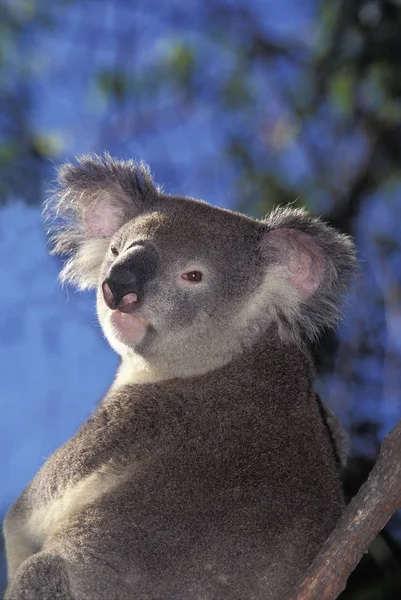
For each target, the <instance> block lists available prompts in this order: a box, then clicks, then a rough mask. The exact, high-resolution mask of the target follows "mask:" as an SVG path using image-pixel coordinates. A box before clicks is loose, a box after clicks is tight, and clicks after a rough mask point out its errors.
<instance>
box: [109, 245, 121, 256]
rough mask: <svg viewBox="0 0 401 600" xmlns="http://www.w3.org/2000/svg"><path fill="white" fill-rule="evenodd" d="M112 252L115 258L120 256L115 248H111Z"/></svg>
mask: <svg viewBox="0 0 401 600" xmlns="http://www.w3.org/2000/svg"><path fill="white" fill-rule="evenodd" d="M110 252H111V253H112V254H114V256H118V255H119V252H118V250H117V248H116V247H115V246H110Z"/></svg>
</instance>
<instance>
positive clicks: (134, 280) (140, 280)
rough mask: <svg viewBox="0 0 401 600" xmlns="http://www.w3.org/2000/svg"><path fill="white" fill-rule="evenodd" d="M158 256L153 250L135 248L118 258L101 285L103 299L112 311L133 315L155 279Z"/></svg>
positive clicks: (148, 247) (146, 247) (139, 246)
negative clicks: (147, 286) (147, 285)
mask: <svg viewBox="0 0 401 600" xmlns="http://www.w3.org/2000/svg"><path fill="white" fill-rule="evenodd" d="M157 262H158V258H157V253H156V251H155V249H154V248H152V247H151V246H144V245H139V244H138V245H135V246H133V247H131V248H129V249H128V250H127V251H126V252H124V253H123V254H122V255H120V256H119V257H118V259H117V260H116V261H115V262H114V263H113V264H112V266H111V267H110V270H109V272H108V274H107V276H106V278H105V280H104V281H103V283H102V292H103V299H104V301H105V303H106V305H107V306H108V307H109V308H110V309H111V310H119V311H120V312H123V313H133V312H135V311H136V310H137V307H138V304H139V303H140V301H141V300H142V298H143V296H144V290H145V286H146V284H147V283H148V282H149V281H150V280H151V279H153V278H154V276H155V273H156V268H157Z"/></svg>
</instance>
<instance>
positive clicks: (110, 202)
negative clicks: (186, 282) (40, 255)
mask: <svg viewBox="0 0 401 600" xmlns="http://www.w3.org/2000/svg"><path fill="white" fill-rule="evenodd" d="M158 194H159V189H158V188H157V187H156V186H155V185H154V183H153V180H152V177H151V175H150V172H149V168H148V166H147V165H145V164H144V163H140V164H137V163H135V162H134V161H131V160H129V161H117V160H114V159H112V158H111V156H110V155H109V154H105V155H104V156H97V155H84V156H81V157H79V158H78V159H77V162H76V164H71V163H67V164H65V165H63V166H61V167H60V169H59V170H58V184H57V186H56V189H55V191H54V193H53V195H52V196H51V198H50V199H49V200H48V202H47V203H46V206H45V211H44V214H45V218H46V220H47V221H48V222H50V227H49V233H50V236H51V237H50V240H51V244H52V246H53V248H52V254H59V255H61V256H69V260H68V262H67V263H66V265H65V266H64V268H63V270H62V272H61V274H60V279H61V281H62V282H63V283H64V282H68V283H72V284H75V285H76V286H77V287H78V288H79V289H89V288H93V287H95V286H96V285H97V283H98V275H99V269H100V266H101V264H102V262H103V258H104V255H105V253H106V251H107V248H108V246H109V243H110V237H111V236H112V235H113V234H114V233H115V232H116V231H117V230H118V229H119V228H120V227H121V226H122V225H124V223H126V222H127V221H129V220H130V219H132V218H134V217H135V216H136V215H137V214H139V213H140V212H141V205H143V204H144V203H146V202H149V201H150V200H151V198H152V197H153V198H155V197H156V196H157V195H158Z"/></svg>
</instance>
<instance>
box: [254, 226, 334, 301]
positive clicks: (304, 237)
mask: <svg viewBox="0 0 401 600" xmlns="http://www.w3.org/2000/svg"><path fill="white" fill-rule="evenodd" d="M262 247H263V250H264V252H266V256H267V257H268V261H269V262H273V264H279V265H281V267H282V268H283V270H282V273H284V274H285V276H286V278H287V279H288V282H289V283H290V284H291V285H292V286H293V288H295V290H296V291H297V292H298V293H299V295H300V297H301V299H304V300H307V299H308V298H310V297H311V296H313V294H315V292H316V291H317V290H318V288H319V286H320V284H321V283H322V281H323V278H324V274H325V263H326V259H325V256H324V254H323V251H322V249H321V248H320V247H319V246H318V244H317V243H316V242H315V241H314V240H313V238H312V237H311V236H310V235H308V234H307V233H304V232H303V231H299V230H296V229H288V228H285V227H284V228H282V229H275V230H273V231H269V232H267V233H265V234H264V236H263V238H262Z"/></svg>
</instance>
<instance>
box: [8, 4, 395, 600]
mask: <svg viewBox="0 0 401 600" xmlns="http://www.w3.org/2000/svg"><path fill="white" fill-rule="evenodd" d="M282 4H283V5H285V3H282ZM301 4H302V8H299V7H300V6H301ZM269 7H270V3H269V2H266V3H258V2H251V1H247V0H237V1H230V0H208V1H205V2H196V1H191V2H188V3H182V2H180V1H179V0H170V1H168V2H165V3H160V2H156V1H155V0H142V1H141V0H137V1H134V0H125V1H124V0H115V1H114V2H110V3H104V2H103V1H102V0H85V1H84V0H70V1H69V2H67V1H65V0H64V1H62V0H42V1H40V0H37V1H34V0H3V6H2V18H1V20H0V123H1V129H0V201H2V202H4V201H6V200H7V199H9V198H16V197H18V198H23V199H25V200H26V201H27V202H30V203H34V202H38V203H39V202H40V201H41V199H42V195H43V194H42V185H43V181H44V180H45V179H48V178H49V177H51V175H50V173H51V172H52V163H51V161H49V160H48V159H49V158H50V159H54V160H59V159H61V158H62V157H63V156H64V155H65V154H66V155H69V154H70V153H71V152H76V151H90V150H103V149H104V148H107V149H108V150H109V151H110V152H112V153H113V152H115V153H117V154H119V155H121V154H123V155H135V156H138V151H139V149H140V148H145V147H148V144H149V140H151V139H153V137H152V136H155V135H156V136H158V137H157V142H156V143H153V147H154V148H156V147H157V149H156V150H154V163H152V164H153V165H156V166H157V167H159V168H162V165H163V158H164V159H165V162H166V163H168V164H169V167H168V169H167V170H166V172H167V171H168V178H167V176H166V179H168V181H169V182H170V183H171V184H172V186H173V187H174V185H176V186H177V187H179V186H180V184H182V181H183V179H184V177H185V172H186V170H187V169H188V164H189V165H190V168H191V169H192V171H193V174H194V176H195V178H197V179H198V180H199V187H200V189H201V190H203V189H205V190H212V189H214V190H217V193H220V192H219V190H221V189H223V192H221V193H222V194H224V198H225V201H226V202H228V199H229V200H230V201H231V202H232V203H233V204H234V205H235V206H236V207H238V209H240V210H244V211H245V212H247V213H250V214H254V215H258V216H260V215H262V214H264V213H266V212H268V211H269V210H270V209H271V208H272V206H274V205H276V204H281V203H287V202H291V203H292V204H293V205H300V206H303V205H307V206H308V208H309V210H311V211H312V212H316V213H321V214H323V215H324V216H325V218H326V219H327V220H328V221H329V222H330V223H332V224H333V225H334V226H336V227H338V228H339V229H341V230H342V231H344V232H348V233H351V234H353V235H354V236H355V237H356V240H357V242H358V247H359V251H360V256H361V262H362V269H361V270H362V277H361V284H360V288H359V291H358V295H357V296H358V300H357V302H358V301H359V299H360V298H362V301H361V303H360V305H358V306H355V307H354V309H353V311H352V310H351V320H350V321H349V322H347V326H346V327H345V328H344V329H343V330H342V332H341V335H340V337H337V336H333V334H327V335H325V336H324V337H323V339H322V342H321V343H320V345H319V346H318V347H317V348H314V349H313V351H314V353H315V356H316V362H317V365H318V368H319V372H320V373H321V379H322V382H323V385H326V389H329V388H330V390H331V391H330V396H331V399H332V403H333V404H334V406H336V404H337V405H338V408H339V410H340V412H341V408H343V409H344V406H351V405H352V407H353V408H352V409H345V413H346V418H347V420H348V426H349V429H350V431H351V432H352V441H353V448H354V450H356V451H357V453H359V456H355V458H354V459H353V462H352V468H350V469H348V474H347V479H346V480H347V487H348V489H351V488H352V489H353V491H356V489H357V488H356V489H355V486H354V487H353V486H352V482H355V481H358V485H359V483H360V482H361V481H362V480H363V478H364V477H366V476H367V473H368V470H369V467H370V466H371V464H372V461H373V460H374V457H375V455H376V453H377V450H378V447H379V445H380V444H379V440H380V438H381V437H382V434H383V431H382V429H381V424H380V423H379V422H377V423H376V422H374V421H373V420H372V418H371V417H369V416H367V413H366V412H365V413H364V412H363V410H362V407H363V405H364V404H365V405H366V406H370V407H372V406H377V407H378V406H380V403H383V402H384V401H385V400H386V401H388V400H389V399H390V400H392V402H393V403H395V402H398V404H396V406H397V407H398V408H399V407H400V398H399V396H400V384H399V373H400V368H401V364H400V363H401V349H400V345H399V344H397V340H396V339H394V329H392V327H395V326H397V327H398V329H399V322H400V308H399V307H400V298H401V286H400V274H401V258H400V257H401V249H400V239H401V236H400V235H399V234H400V229H399V225H398V223H399V222H400V221H399V219H400V218H401V214H400V213H401V208H400V206H401V205H400V202H399V201H398V198H399V191H400V187H401V186H400V184H401V180H400V176H401V171H400V168H399V165H400V161H401V135H400V133H401V78H400V76H399V69H400V62H401V2H400V1H399V0H342V1H339V0H317V1H305V2H304V3H299V4H298V5H296V4H294V3H293V2H288V8H287V20H288V23H290V22H291V21H292V22H293V26H292V28H291V27H289V26H288V23H285V19H284V21H283V19H281V21H280V26H279V24H278V21H277V22H276V21H275V19H274V11H273V13H271V12H270V11H269ZM297 7H298V8H297ZM275 10H276V12H277V6H276V9H275ZM295 13H296V14H297V16H295ZM272 14H273V16H272ZM297 19H298V20H297ZM283 23H284V25H283ZM45 39H46V40H47V39H50V40H51V44H50V46H51V47H52V48H53V49H54V53H52V52H50V53H49V52H48V51H47V53H44V52H43V48H44V47H46V44H41V40H45ZM41 49H42V53H41ZM53 90H54V91H53ZM52 92H53V93H54V94H57V95H58V96H57V97H58V98H59V101H60V104H62V103H64V104H63V106H64V111H65V113H68V115H69V117H68V118H65V119H64V120H63V122H61V121H60V122H58V121H57V114H54V115H53V116H52V115H46V117H47V118H45V116H44V114H43V113H44V111H43V110H40V108H41V107H40V103H41V102H43V98H46V97H49V96H48V95H49V94H51V93H52ZM46 94H47V96H46ZM66 99H67V100H68V103H67V104H66ZM53 112H56V111H54V109H53ZM39 113H40V115H41V117H40V118H38V114H39ZM62 114H64V113H62ZM205 115H206V116H205ZM202 119H205V123H206V126H205V127H204V130H205V131H206V129H208V130H211V131H213V132H216V136H215V137H212V138H211V141H210V140H209V138H208V139H207V140H206V141H205V140H204V139H203V138H202V139H201V136H200V138H199V139H193V138H192V137H191V136H193V129H191V126H192V123H193V122H197V123H198V129H197V130H196V135H199V131H200V130H201V131H202V129H203V128H202V125H200V126H199V123H202V122H203V121H202ZM82 123H85V129H83V126H82ZM183 128H185V136H183V135H181V134H180V131H182V129H183ZM171 131H174V132H175V135H178V134H180V135H181V138H180V139H181V140H182V142H181V143H177V144H176V146H175V147H174V148H171V144H170V141H169V140H170V139H172V138H170V137H168V135H169V132H171ZM164 136H166V140H167V141H166V142H163V139H164ZM184 138H185V139H188V138H189V141H188V142H186V141H185V140H184ZM174 139H178V138H174ZM193 146H197V150H198V149H199V148H201V147H203V146H205V147H206V148H207V151H206V152H205V153H204V155H203V157H202V160H200V159H199V154H197V153H196V152H193V153H192V154H191V147H193ZM167 151H170V154H169V155H168V156H167V157H166V156H165V155H166V152H167ZM175 153H176V154H177V159H176V160H175V159H174V156H173V155H174V154H175ZM174 163H175V164H177V163H178V166H177V168H176V169H175V170H174V166H173V164H174ZM378 204H380V207H381V208H380V211H379V210H378V209H377V206H378ZM397 323H398V325H397ZM339 345H340V348H341V352H338V347H339ZM333 367H335V369H334V375H331V376H330V378H329V377H328V373H331V372H332V371H333ZM394 398H395V399H394ZM388 406H389V405H388ZM372 410H373V409H372ZM372 410H371V412H372ZM377 415H380V408H377ZM378 418H379V416H378ZM386 536H387V537H386ZM379 540H382V546H380V548H381V549H380V551H378V550H377V548H376V551H375V552H374V565H375V566H372V561H373V559H372V558H370V559H369V558H368V557H365V559H364V561H363V563H362V564H361V566H360V567H359V568H358V569H357V571H356V572H355V573H354V574H353V576H352V578H351V580H350V584H349V587H348V590H347V592H346V593H345V594H344V598H347V599H348V598H350V599H351V598H352V599H353V600H356V599H362V598H363V599H364V600H369V599H370V598H372V600H373V599H375V600H376V599H381V598H383V599H384V598H388V599H392V598H396V597H399V595H400V591H401V589H400V581H399V576H396V575H395V572H396V570H397V569H395V568H394V565H396V566H398V568H399V566H400V560H399V558H400V557H399V548H398V547H397V545H396V544H395V542H394V540H391V536H389V534H388V533H386V534H383V536H382V537H381V538H379ZM377 544H380V542H377ZM383 544H384V546H383ZM383 547H385V548H386V551H385V552H384V551H383ZM378 555H380V560H379V561H378V559H377V556H378ZM383 557H384V558H383ZM369 561H370V562H369ZM389 573H390V574H389Z"/></svg>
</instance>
